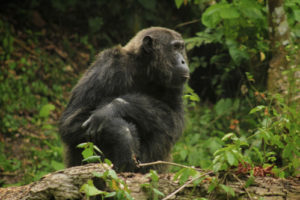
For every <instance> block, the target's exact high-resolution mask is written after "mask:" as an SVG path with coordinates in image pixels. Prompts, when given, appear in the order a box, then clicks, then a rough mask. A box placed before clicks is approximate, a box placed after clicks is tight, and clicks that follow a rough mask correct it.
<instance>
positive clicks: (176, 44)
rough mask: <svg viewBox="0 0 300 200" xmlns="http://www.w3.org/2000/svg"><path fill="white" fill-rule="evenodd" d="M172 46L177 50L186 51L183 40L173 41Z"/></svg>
mask: <svg viewBox="0 0 300 200" xmlns="http://www.w3.org/2000/svg"><path fill="white" fill-rule="evenodd" d="M171 44H172V46H173V48H174V49H175V50H183V49H184V42H183V41H181V40H173V41H172V42H171Z"/></svg>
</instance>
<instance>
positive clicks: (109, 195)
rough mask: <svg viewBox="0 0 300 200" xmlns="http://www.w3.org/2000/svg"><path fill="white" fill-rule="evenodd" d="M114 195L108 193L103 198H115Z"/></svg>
mask: <svg viewBox="0 0 300 200" xmlns="http://www.w3.org/2000/svg"><path fill="white" fill-rule="evenodd" d="M116 194H117V193H116V192H110V193H108V194H106V195H105V197H104V198H109V197H114V196H116Z"/></svg>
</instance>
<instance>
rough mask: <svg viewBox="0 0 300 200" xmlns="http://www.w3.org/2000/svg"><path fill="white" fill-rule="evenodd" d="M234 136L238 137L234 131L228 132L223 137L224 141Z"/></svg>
mask: <svg viewBox="0 0 300 200" xmlns="http://www.w3.org/2000/svg"><path fill="white" fill-rule="evenodd" d="M233 137H235V138H236V135H235V134H234V133H228V134H226V135H224V137H223V138H222V141H224V142H225V141H226V140H228V139H229V138H233Z"/></svg>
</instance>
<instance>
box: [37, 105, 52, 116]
mask: <svg viewBox="0 0 300 200" xmlns="http://www.w3.org/2000/svg"><path fill="white" fill-rule="evenodd" d="M54 109H55V106H54V105H52V104H46V105H44V106H43V107H42V109H41V110H40V114H39V116H40V117H44V118H46V117H48V116H49V115H50V112H51V111H52V110H54Z"/></svg>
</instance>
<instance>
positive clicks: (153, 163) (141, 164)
mask: <svg viewBox="0 0 300 200" xmlns="http://www.w3.org/2000/svg"><path fill="white" fill-rule="evenodd" d="M160 164H165V165H173V166H177V167H182V168H187V169H194V170H197V171H200V172H202V171H203V170H200V169H197V168H195V167H190V166H186V165H182V164H178V163H173V162H168V161H162V160H158V161H155V162H149V163H140V164H139V165H138V166H139V167H145V166H150V165H160Z"/></svg>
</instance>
